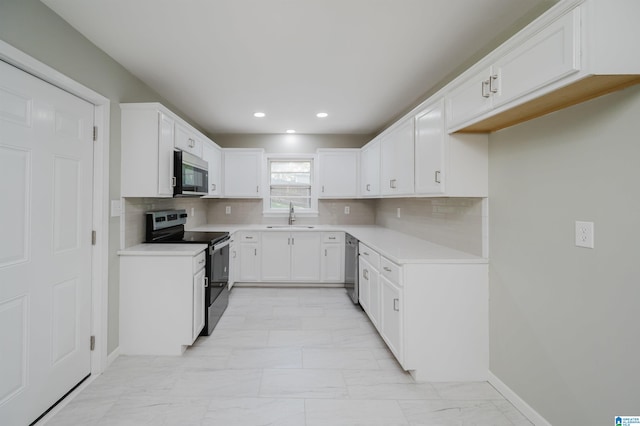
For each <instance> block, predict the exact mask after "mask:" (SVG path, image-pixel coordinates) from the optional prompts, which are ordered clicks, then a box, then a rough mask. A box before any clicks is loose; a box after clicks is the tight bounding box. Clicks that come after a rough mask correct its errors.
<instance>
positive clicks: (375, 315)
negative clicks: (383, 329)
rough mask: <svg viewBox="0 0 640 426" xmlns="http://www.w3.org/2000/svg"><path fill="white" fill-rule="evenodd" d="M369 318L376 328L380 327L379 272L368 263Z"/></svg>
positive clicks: (380, 293) (380, 294) (380, 292)
mask: <svg viewBox="0 0 640 426" xmlns="http://www.w3.org/2000/svg"><path fill="white" fill-rule="evenodd" d="M368 269H369V318H370V319H371V322H372V323H373V325H375V326H376V328H378V329H379V328H380V325H381V322H380V316H381V315H380V299H381V297H382V291H381V289H380V274H379V273H378V271H377V270H376V269H375V268H373V267H372V266H371V265H369V268H368Z"/></svg>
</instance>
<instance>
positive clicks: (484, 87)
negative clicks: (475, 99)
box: [482, 80, 491, 98]
mask: <svg viewBox="0 0 640 426" xmlns="http://www.w3.org/2000/svg"><path fill="white" fill-rule="evenodd" d="M489 84H491V83H490V82H489V80H483V81H482V97H483V98H488V97H489V96H490V95H491V93H490V90H489Z"/></svg>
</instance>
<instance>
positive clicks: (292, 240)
mask: <svg viewBox="0 0 640 426" xmlns="http://www.w3.org/2000/svg"><path fill="white" fill-rule="evenodd" d="M295 244H296V239H295V238H293V237H291V245H292V246H293V245H295Z"/></svg>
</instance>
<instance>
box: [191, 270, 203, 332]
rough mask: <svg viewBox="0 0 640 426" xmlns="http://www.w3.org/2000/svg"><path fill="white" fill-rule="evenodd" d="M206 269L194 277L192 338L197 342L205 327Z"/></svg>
mask: <svg viewBox="0 0 640 426" xmlns="http://www.w3.org/2000/svg"><path fill="white" fill-rule="evenodd" d="M205 284H206V283H205V269H204V267H203V268H202V269H201V270H200V271H199V272H197V273H196V274H195V275H194V276H193V322H192V324H193V328H192V330H191V332H192V335H191V337H192V338H193V340H194V341H195V340H196V338H197V337H198V335H199V334H200V331H201V330H202V328H203V327H204V293H205V289H204V286H205Z"/></svg>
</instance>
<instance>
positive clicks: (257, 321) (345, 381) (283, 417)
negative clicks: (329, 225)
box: [47, 288, 531, 426]
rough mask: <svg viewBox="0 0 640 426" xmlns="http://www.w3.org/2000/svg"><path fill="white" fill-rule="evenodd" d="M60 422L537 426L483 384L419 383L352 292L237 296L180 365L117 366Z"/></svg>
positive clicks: (135, 360) (242, 291) (144, 361)
mask: <svg viewBox="0 0 640 426" xmlns="http://www.w3.org/2000/svg"><path fill="white" fill-rule="evenodd" d="M58 425H113V426H124V425H131V426H139V425H154V426H156V425H167V426H169V425H171V426H173V425H176V426H178V425H179V426H192V425H193V426H195V425H198V426H208V425H216V426H245V425H246V426H249V425H251V426H253V425H256V426H257V425H282V426H287V425H291V426H315V425H322V426H334V425H456V426H457V425H487V426H499V425H531V423H530V422H529V421H528V420H527V419H526V418H525V417H524V416H522V414H520V413H519V412H518V411H517V410H516V409H515V408H514V407H513V406H512V405H511V404H510V403H509V402H507V401H505V399H504V398H503V397H502V396H501V395H500V394H499V393H498V392H496V391H495V389H493V387H491V386H490V385H489V384H488V383H485V382H480V383H478V382H472V383H421V384H417V383H414V381H413V380H412V378H411V376H409V375H408V374H406V373H405V372H404V371H402V369H401V368H400V367H399V366H398V364H397V363H396V362H395V359H394V358H393V355H392V354H391V353H390V352H389V351H388V350H387V348H386V346H385V344H384V342H383V341H382V339H381V338H380V337H379V336H378V334H377V332H376V331H375V329H374V328H373V326H372V325H371V323H370V322H369V321H368V319H367V317H366V315H365V314H364V313H363V312H362V310H361V309H360V308H359V307H357V306H354V305H353V304H352V303H351V301H350V300H349V298H348V297H347V295H346V293H345V290H344V289H337V288H322V289H321V288H234V289H233V291H232V294H231V299H230V303H229V308H228V309H227V311H226V313H225V315H224V317H223V318H222V320H221V321H220V323H219V324H218V326H217V327H216V329H215V331H214V333H213V334H212V335H211V336H209V337H200V338H198V340H197V341H196V344H195V345H194V346H193V347H191V348H189V349H188V350H187V351H186V352H185V354H184V355H183V356H182V357H153V356H149V357H127V356H121V357H119V358H118V359H117V360H116V361H115V362H114V363H113V365H112V366H111V367H109V368H108V369H107V371H106V372H105V373H104V374H103V375H102V376H100V377H99V378H98V379H96V380H95V381H94V382H93V383H91V384H90V386H89V387H87V388H86V389H85V390H84V391H83V392H82V393H80V395H78V396H77V397H76V398H75V399H74V400H73V401H72V402H71V403H69V404H68V405H67V406H66V407H65V408H63V409H62V410H61V411H60V412H59V413H58V414H57V415H56V416H55V417H53V418H52V419H51V420H50V421H49V422H48V423H47V426H58Z"/></svg>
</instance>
